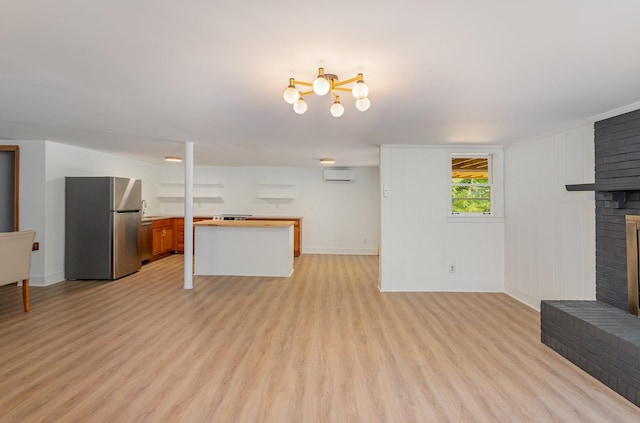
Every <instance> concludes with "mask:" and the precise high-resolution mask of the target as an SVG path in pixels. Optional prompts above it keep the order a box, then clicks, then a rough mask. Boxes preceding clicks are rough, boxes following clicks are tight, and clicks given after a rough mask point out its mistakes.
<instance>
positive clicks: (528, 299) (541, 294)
mask: <svg viewBox="0 0 640 423" xmlns="http://www.w3.org/2000/svg"><path fill="white" fill-rule="evenodd" d="M594 163H595V162H594V138H593V124H585V126H584V127H580V128H576V129H572V130H568V131H565V132H561V133H558V134H556V135H551V136H546V137H542V138H539V139H535V140H532V141H527V142H523V143H519V144H515V145H514V146H512V147H509V148H507V149H506V150H505V181H506V182H505V191H506V217H507V223H506V239H505V244H506V259H505V262H506V265H505V290H506V292H507V293H508V294H510V295H512V296H513V297H515V298H517V299H518V300H520V301H522V302H524V303H525V304H528V305H529V306H531V307H533V308H535V309H539V307H540V300H543V299H547V300H550V299H558V300H564V299H574V300H580V299H584V300H593V299H595V201H594V193H593V191H591V192H569V191H566V189H565V184H582V183H592V182H593V181H594Z"/></svg>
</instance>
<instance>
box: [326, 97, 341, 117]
mask: <svg viewBox="0 0 640 423" xmlns="http://www.w3.org/2000/svg"><path fill="white" fill-rule="evenodd" d="M329 111H330V112H331V116H333V117H340V116H342V114H343V113H344V107H343V106H342V104H340V101H339V100H336V102H335V103H333V104H332V105H331V109H329Z"/></svg>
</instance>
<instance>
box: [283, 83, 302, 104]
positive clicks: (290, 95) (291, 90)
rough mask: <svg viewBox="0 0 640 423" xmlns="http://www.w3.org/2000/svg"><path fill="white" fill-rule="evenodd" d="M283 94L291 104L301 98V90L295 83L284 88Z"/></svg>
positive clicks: (285, 99)
mask: <svg viewBox="0 0 640 423" xmlns="http://www.w3.org/2000/svg"><path fill="white" fill-rule="evenodd" d="M282 96H283V97H284V101H286V102H287V103H289V104H293V103H295V102H296V101H298V99H299V98H300V91H298V90H297V89H296V87H294V86H293V85H289V87H288V88H287V89H286V90H284V93H283V95H282Z"/></svg>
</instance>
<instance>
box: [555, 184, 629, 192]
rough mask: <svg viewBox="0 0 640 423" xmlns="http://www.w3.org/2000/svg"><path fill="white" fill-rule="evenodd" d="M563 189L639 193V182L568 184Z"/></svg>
mask: <svg viewBox="0 0 640 423" xmlns="http://www.w3.org/2000/svg"><path fill="white" fill-rule="evenodd" d="M564 187H565V189H566V190H567V191H596V192H618V191H640V182H609V183H589V184H568V185H565V186H564Z"/></svg>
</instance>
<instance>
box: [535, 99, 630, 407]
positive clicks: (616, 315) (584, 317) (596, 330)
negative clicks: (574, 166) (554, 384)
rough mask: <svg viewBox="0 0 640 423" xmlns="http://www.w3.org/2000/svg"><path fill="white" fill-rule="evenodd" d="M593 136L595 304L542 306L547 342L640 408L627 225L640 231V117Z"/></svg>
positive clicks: (605, 126) (606, 125)
mask: <svg viewBox="0 0 640 423" xmlns="http://www.w3.org/2000/svg"><path fill="white" fill-rule="evenodd" d="M594 134H595V159H596V163H595V184H593V186H591V187H590V188H591V189H594V190H595V200H596V201H595V210H596V222H595V224H596V301H542V303H541V307H540V319H541V339H542V342H543V343H545V344H546V345H548V346H549V347H551V348H552V349H554V350H555V351H556V352H558V353H559V354H561V355H563V356H564V357H566V358H567V359H568V360H570V361H572V362H573V363H574V364H576V365H577V366H579V367H580V368H582V369H583V370H585V371H586V372H588V373H589V374H591V375H592V376H594V377H595V378H597V379H598V380H600V381H601V382H602V383H604V384H606V385H607V386H609V387H610V388H611V389H613V390H615V391H616V392H618V393H619V394H620V395H622V396H624V397H625V398H627V399H628V400H629V401H631V402H633V403H634V404H636V405H637V406H639V407H640V319H639V318H638V317H637V309H638V280H637V278H638V251H637V245H638V240H637V239H635V240H633V239H631V240H629V239H628V237H627V222H634V223H633V225H634V228H635V227H638V226H640V217H638V216H640V110H637V111H633V112H629V113H625V114H623V115H620V116H615V117H612V118H609V119H605V120H602V121H599V122H596V123H595V125H594ZM582 187H583V188H584V187H585V186H582ZM567 189H569V187H567ZM627 216H634V217H627ZM635 236H636V237H637V230H635ZM634 243H635V251H633V250H634V248H633V244H634ZM628 252H630V254H628ZM628 267H629V268H630V269H631V270H630V271H628V270H627V268H628ZM634 272H635V275H634ZM634 280H635V286H634V285H633V283H634ZM634 310H635V312H634Z"/></svg>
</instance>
